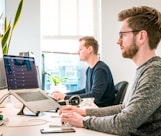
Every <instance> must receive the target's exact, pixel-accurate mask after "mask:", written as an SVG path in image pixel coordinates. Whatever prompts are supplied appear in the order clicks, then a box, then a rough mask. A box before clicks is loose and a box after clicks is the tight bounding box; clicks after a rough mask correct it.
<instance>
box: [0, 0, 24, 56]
mask: <svg viewBox="0 0 161 136" xmlns="http://www.w3.org/2000/svg"><path fill="white" fill-rule="evenodd" d="M22 5H23V0H20V2H19V5H18V8H17V11H16V14H15V17H14V20H13V23H12V24H11V22H8V20H7V17H5V19H4V34H0V37H1V44H2V51H3V54H8V51H9V47H10V41H11V37H12V33H13V30H14V28H15V27H16V25H17V23H18V21H19V19H20V15H21V11H22ZM2 15H3V14H1V18H2ZM1 18H0V19H1Z"/></svg>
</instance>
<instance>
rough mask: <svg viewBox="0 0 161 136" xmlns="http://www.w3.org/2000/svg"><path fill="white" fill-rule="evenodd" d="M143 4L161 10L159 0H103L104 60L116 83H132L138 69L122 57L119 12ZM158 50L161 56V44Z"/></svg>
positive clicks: (102, 41) (102, 40)
mask: <svg viewBox="0 0 161 136" xmlns="http://www.w3.org/2000/svg"><path fill="white" fill-rule="evenodd" d="M141 5H147V6H153V7H155V8H156V9H158V10H160V11H161V6H160V5H161V1H158V0H153V1H152V0H112V1H111V0H102V9H101V10H102V39H101V43H102V60H104V61H105V62H106V63H107V64H108V65H109V66H110V68H111V70H112V73H113V76H114V81H115V83H116V82H118V81H120V80H127V81H129V82H130V84H131V83H132V82H133V78H134V75H135V70H136V66H135V64H134V63H133V61H131V60H130V59H125V58H123V57H122V55H121V51H120V47H119V45H117V44H116V42H117V39H118V36H119V35H118V33H119V22H118V21H117V14H118V12H120V11H121V10H123V9H126V8H131V7H133V6H141ZM157 52H158V55H159V56H161V45H160V47H159V48H158V50H157Z"/></svg>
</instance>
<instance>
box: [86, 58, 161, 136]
mask: <svg viewBox="0 0 161 136" xmlns="http://www.w3.org/2000/svg"><path fill="white" fill-rule="evenodd" d="M86 111H87V115H89V116H91V117H90V118H89V119H88V120H86V122H85V123H84V125H85V126H84V127H85V128H87V129H92V130H96V131H101V132H105V133H110V134H116V135H121V136H126V135H131V136H160V135H161V58H160V57H157V56H156V57H153V58H151V59H150V60H148V61H147V62H146V63H144V64H143V65H142V66H140V67H138V68H137V70H136V76H135V81H134V84H133V87H132V89H131V91H130V95H129V97H128V100H127V101H125V103H124V105H116V106H110V107H105V108H98V109H87V110H86Z"/></svg>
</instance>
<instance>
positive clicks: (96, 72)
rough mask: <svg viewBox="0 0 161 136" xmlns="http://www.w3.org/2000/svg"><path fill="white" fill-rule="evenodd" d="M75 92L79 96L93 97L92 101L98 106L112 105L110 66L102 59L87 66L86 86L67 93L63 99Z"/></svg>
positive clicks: (113, 96) (112, 85)
mask: <svg viewBox="0 0 161 136" xmlns="http://www.w3.org/2000/svg"><path fill="white" fill-rule="evenodd" d="M75 94H77V95H79V96H80V97H81V98H91V97H94V103H95V104H96V105H97V106H98V107H105V106H110V105H113V101H114V98H115V87H114V82H113V77H112V73H111V70H110V68H109V67H108V66H107V65H106V64H105V63H104V62H102V61H98V62H97V64H96V65H95V66H94V67H93V68H90V67H88V68H87V71H86V87H85V88H84V89H82V90H79V91H75V92H70V93H67V95H66V97H65V99H69V98H70V97H71V96H72V95H75Z"/></svg>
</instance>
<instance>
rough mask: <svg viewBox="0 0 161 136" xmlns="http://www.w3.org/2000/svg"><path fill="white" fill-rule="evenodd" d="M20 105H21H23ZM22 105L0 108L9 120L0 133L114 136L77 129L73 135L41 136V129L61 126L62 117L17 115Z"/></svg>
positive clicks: (29, 135) (8, 135)
mask: <svg viewBox="0 0 161 136" xmlns="http://www.w3.org/2000/svg"><path fill="white" fill-rule="evenodd" d="M0 96H1V95H0ZM19 104H20V105H21V103H19ZM20 105H19V106H18V107H16V108H15V105H14V106H13V105H12V104H11V105H10V104H9V105H7V106H6V107H4V108H2V107H1V108H0V111H2V113H1V114H2V115H3V117H4V118H8V121H7V123H6V124H5V125H3V126H0V133H1V132H2V133H3V136H45V135H55V136H57V135H58V136H61V135H66V136H91V135H92V136H98V135H99V136H114V135H110V134H107V133H101V132H97V131H93V130H88V129H85V128H75V127H74V129H75V130H76V132H73V133H54V134H41V133H40V129H44V128H49V125H61V122H60V117H57V116H58V115H57V113H52V112H44V113H40V115H39V116H22V115H17V113H18V112H19V111H20V107H21V106H20ZM27 112H30V111H28V110H27V109H26V110H25V113H27ZM53 116H54V117H53Z"/></svg>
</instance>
